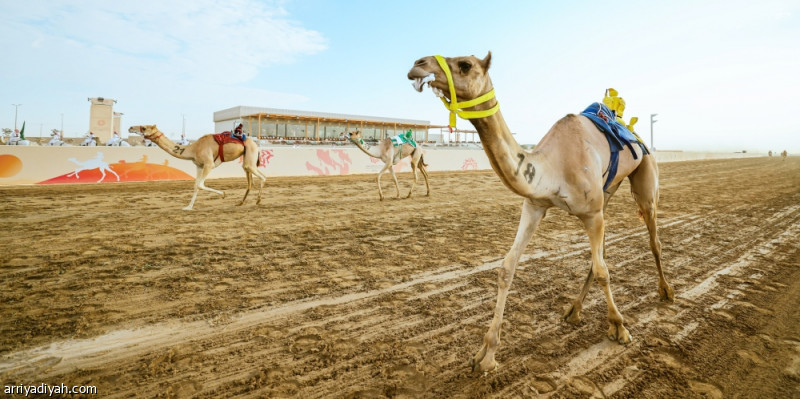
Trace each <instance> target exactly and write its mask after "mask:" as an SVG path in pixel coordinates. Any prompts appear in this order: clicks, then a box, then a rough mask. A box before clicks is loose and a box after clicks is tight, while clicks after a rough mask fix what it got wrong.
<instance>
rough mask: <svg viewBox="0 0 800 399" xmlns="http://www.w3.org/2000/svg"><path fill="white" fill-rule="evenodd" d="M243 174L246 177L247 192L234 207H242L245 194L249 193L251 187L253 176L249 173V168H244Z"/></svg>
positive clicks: (245, 197)
mask: <svg viewBox="0 0 800 399" xmlns="http://www.w3.org/2000/svg"><path fill="white" fill-rule="evenodd" d="M244 174H245V176H247V190H245V192H244V197H242V201H241V202H239V203H238V204H236V206H241V205H244V200H246V199H247V194H249V193H250V188H251V187H252V186H253V174H252V173H251V172H250V170H249V168H247V167H245V168H244Z"/></svg>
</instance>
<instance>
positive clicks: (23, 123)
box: [19, 121, 25, 140]
mask: <svg viewBox="0 0 800 399" xmlns="http://www.w3.org/2000/svg"><path fill="white" fill-rule="evenodd" d="M19 139H20V140H25V122H24V121H23V122H22V130H20V131H19Z"/></svg>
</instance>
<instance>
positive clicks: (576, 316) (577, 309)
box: [563, 184, 619, 324]
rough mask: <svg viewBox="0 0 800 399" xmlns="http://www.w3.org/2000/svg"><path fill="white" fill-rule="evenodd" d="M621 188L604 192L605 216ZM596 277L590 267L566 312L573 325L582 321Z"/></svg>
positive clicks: (613, 187)
mask: <svg viewBox="0 0 800 399" xmlns="http://www.w3.org/2000/svg"><path fill="white" fill-rule="evenodd" d="M618 188H619V184H617V185H615V186H612V187H609V188H608V190H606V191H605V192H603V196H604V198H603V214H604V215H605V212H606V207H608V201H609V200H610V199H611V197H612V196H613V195H614V193H616V192H617V189H618ZM602 249H603V259H605V258H606V236H605V234H603V245H602ZM593 277H594V269H593V267H589V275H588V276H586V280H585V281H584V282H583V288H581V292H580V294H578V296H577V297H576V298H575V300H573V301H572V303H571V304H570V306H569V308H567V311H566V312H564V316H563V317H564V320H566V321H568V322H570V323H572V324H578V323H580V321H581V310H583V301H584V299H586V294H588V293H589V288H591V286H592V280H593Z"/></svg>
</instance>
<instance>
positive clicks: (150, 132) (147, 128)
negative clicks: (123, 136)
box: [128, 125, 160, 139]
mask: <svg viewBox="0 0 800 399" xmlns="http://www.w3.org/2000/svg"><path fill="white" fill-rule="evenodd" d="M128 133H135V134H141V135H142V136H144V138H146V139H151V138H152V137H153V136H156V135H157V134H158V133H160V130H158V128H157V127H156V125H139V126H131V127H130V129H128Z"/></svg>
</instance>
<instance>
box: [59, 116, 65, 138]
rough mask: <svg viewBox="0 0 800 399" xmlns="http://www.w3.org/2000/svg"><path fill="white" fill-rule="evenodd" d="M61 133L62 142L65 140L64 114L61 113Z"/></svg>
mask: <svg viewBox="0 0 800 399" xmlns="http://www.w3.org/2000/svg"><path fill="white" fill-rule="evenodd" d="M60 133H61V134H59V135H58V136H59V138H60V139H61V140H64V113H63V112H62V113H61V132H60Z"/></svg>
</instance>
